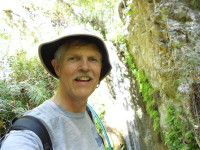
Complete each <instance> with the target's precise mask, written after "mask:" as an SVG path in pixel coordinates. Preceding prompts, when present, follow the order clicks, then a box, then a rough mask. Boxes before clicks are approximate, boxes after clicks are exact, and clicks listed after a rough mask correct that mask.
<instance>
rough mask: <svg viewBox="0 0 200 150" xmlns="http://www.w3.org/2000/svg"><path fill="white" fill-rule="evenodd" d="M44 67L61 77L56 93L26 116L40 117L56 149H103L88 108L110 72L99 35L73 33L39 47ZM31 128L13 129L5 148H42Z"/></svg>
mask: <svg viewBox="0 0 200 150" xmlns="http://www.w3.org/2000/svg"><path fill="white" fill-rule="evenodd" d="M39 56H40V60H41V62H42V64H43V66H44V67H45V68H46V70H47V71H48V72H49V73H50V74H51V75H52V76H54V77H56V78H58V79H59V85H58V90H57V93H56V94H55V95H54V96H53V97H52V98H51V99H49V100H47V101H45V102H44V103H43V104H41V105H40V106H38V107H36V108H35V109H33V110H30V111H28V112H27V113H26V114H25V115H31V116H34V117H36V118H39V119H40V120H41V121H42V122H43V123H44V125H45V127H46V128H47V130H48V132H49V134H50V138H51V141H52V145H53V149H54V150H103V149H104V145H103V142H102V140H101V137H100V136H99V134H98V133H97V131H96V128H95V125H94V123H93V122H92V120H91V118H90V116H89V115H88V113H87V111H86V104H87V100H88V97H89V96H90V95H91V94H92V93H93V91H94V90H95V88H96V87H97V86H98V84H99V83H100V81H101V80H102V79H103V78H104V77H105V76H106V75H107V74H108V73H109V72H110V70H111V65H110V62H109V56H108V52H107V48H106V46H105V44H104V42H103V40H101V39H100V38H99V37H97V36H94V35H91V34H88V33H87V34H85V33H83V34H81V33H80V34H70V35H67V36H64V37H62V38H59V39H56V40H55V41H50V42H47V43H43V44H41V45H40V46H39ZM42 149H43V145H42V143H41V140H40V138H39V137H38V136H37V135H36V134H35V133H34V132H32V131H29V130H23V131H22V130H20V131H11V132H10V133H9V134H8V135H6V137H5V140H4V142H3V144H2V150H42Z"/></svg>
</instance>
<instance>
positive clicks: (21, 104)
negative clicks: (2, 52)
mask: <svg viewBox="0 0 200 150" xmlns="http://www.w3.org/2000/svg"><path fill="white" fill-rule="evenodd" d="M8 60H9V61H8V62H9V67H10V73H9V75H8V77H7V78H5V79H3V80H0V89H1V95H0V100H1V103H0V114H1V115H0V131H1V132H0V133H1V134H2V135H3V133H4V132H5V131H6V129H7V127H9V124H10V120H12V118H14V117H15V116H19V115H21V114H23V113H24V112H25V111H26V110H29V109H31V108H33V107H35V106H37V105H39V104H41V103H42V102H43V101H44V100H46V99H48V98H50V97H51V96H52V95H53V93H54V89H55V87H56V82H57V81H56V80H55V79H54V78H53V77H51V76H50V75H48V74H47V73H46V72H45V70H44V69H43V67H42V65H41V64H40V62H39V60H38V59H37V58H36V57H31V58H27V56H26V53H25V52H24V51H19V52H18V53H17V54H16V55H15V56H11V57H9V58H8Z"/></svg>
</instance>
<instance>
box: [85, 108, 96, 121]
mask: <svg viewBox="0 0 200 150" xmlns="http://www.w3.org/2000/svg"><path fill="white" fill-rule="evenodd" d="M86 111H87V113H88V115H89V116H90V119H91V120H92V122H93V123H94V124H95V122H94V118H93V116H92V112H91V110H90V108H89V107H88V106H87V107H86Z"/></svg>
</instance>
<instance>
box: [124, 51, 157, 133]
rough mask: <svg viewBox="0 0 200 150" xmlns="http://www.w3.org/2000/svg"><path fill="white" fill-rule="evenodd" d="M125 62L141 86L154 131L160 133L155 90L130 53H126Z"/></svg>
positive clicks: (140, 89)
mask: <svg viewBox="0 0 200 150" xmlns="http://www.w3.org/2000/svg"><path fill="white" fill-rule="evenodd" d="M125 60H126V62H127V64H128V66H129V69H130V71H131V72H132V75H133V76H134V77H135V78H136V81H137V83H138V86H139V92H140V93H141V95H142V97H143V100H144V102H145V103H146V110H147V113H148V114H149V115H150V117H151V118H152V119H153V127H154V130H157V131H158V130H159V128H160V117H159V112H158V110H157V104H156V100H155V98H154V97H153V94H154V92H155V90H154V89H153V88H152V87H151V85H150V83H149V82H148V79H147V77H146V76H145V73H144V71H143V70H140V69H137V68H136V66H135V63H134V60H133V57H132V56H131V55H130V54H129V53H128V52H125Z"/></svg>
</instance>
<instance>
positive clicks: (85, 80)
mask: <svg viewBox="0 0 200 150" xmlns="http://www.w3.org/2000/svg"><path fill="white" fill-rule="evenodd" d="M75 80H76V81H79V82H88V81H91V80H92V78H91V77H86V76H84V77H77V78H75Z"/></svg>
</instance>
